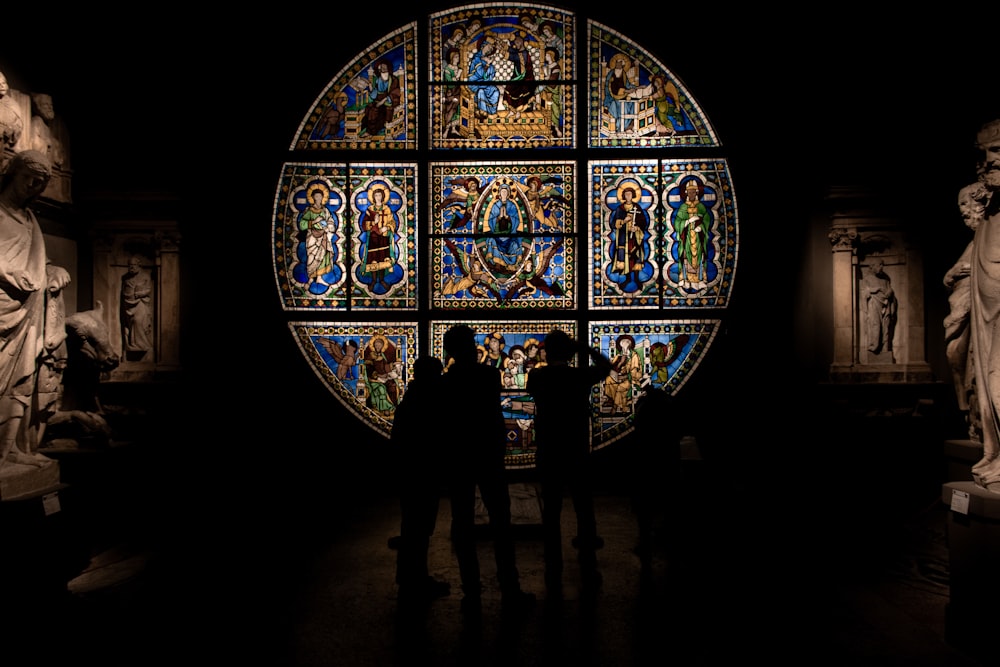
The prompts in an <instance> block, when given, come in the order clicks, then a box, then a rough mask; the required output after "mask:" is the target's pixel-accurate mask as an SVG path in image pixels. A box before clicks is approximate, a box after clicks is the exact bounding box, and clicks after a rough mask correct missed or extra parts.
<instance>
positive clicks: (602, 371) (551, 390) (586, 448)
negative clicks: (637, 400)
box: [526, 330, 611, 595]
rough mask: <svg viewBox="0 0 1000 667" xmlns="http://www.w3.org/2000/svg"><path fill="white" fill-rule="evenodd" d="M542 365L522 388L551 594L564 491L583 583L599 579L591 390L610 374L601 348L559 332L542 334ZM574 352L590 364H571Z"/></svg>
mask: <svg viewBox="0 0 1000 667" xmlns="http://www.w3.org/2000/svg"><path fill="white" fill-rule="evenodd" d="M545 352H546V359H547V362H548V363H547V364H546V365H545V366H541V367H536V368H533V369H532V370H531V372H530V373H528V380H527V385H526V389H527V391H528V393H529V394H531V396H532V397H533V398H534V401H535V443H536V447H537V454H536V461H537V463H536V468H537V470H538V481H539V483H540V485H541V494H542V533H543V546H544V554H545V585H546V588H547V589H548V590H549V592H550V593H552V594H554V595H558V594H559V593H560V592H561V590H562V572H563V553H562V528H561V526H560V514H561V513H562V501H563V493H564V492H565V490H567V489H568V490H569V494H570V498H571V499H572V501H573V509H574V510H575V511H576V522H577V523H576V531H577V536H576V539H575V540H574V541H573V544H574V546H575V547H576V548H577V551H578V554H577V555H578V558H579V561H580V573H581V576H582V578H583V583H584V585H587V586H589V585H596V584H598V583H599V582H600V573H599V572H598V571H597V549H599V548H600V547H601V546H603V540H601V538H600V537H598V535H597V521H596V519H595V517H594V497H593V479H592V471H591V454H590V412H591V389H592V388H593V386H594V385H596V384H597V383H599V382H600V381H602V380H603V379H604V378H606V377H608V375H610V373H611V361H610V360H609V359H608V358H607V357H606V356H604V354H602V353H601V351H600V350H598V349H596V348H592V347H589V346H587V345H586V344H585V343H581V342H579V341H575V340H573V339H572V338H570V337H569V335H568V334H566V333H565V332H563V331H559V330H553V331H551V332H550V333H549V334H548V335H547V336H546V337H545ZM577 352H580V353H582V354H581V362H583V358H582V357H583V354H585V355H587V356H588V357H589V358H590V359H592V360H593V362H594V364H593V365H590V364H587V365H580V366H570V365H569V362H570V360H572V359H573V357H574V356H576V354H577Z"/></svg>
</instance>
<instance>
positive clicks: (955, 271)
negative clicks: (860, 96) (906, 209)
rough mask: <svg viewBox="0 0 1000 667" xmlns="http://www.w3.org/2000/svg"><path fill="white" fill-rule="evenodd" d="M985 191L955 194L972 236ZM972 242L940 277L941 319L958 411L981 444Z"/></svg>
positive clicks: (973, 187) (971, 188) (974, 188)
mask: <svg viewBox="0 0 1000 667" xmlns="http://www.w3.org/2000/svg"><path fill="white" fill-rule="evenodd" d="M988 199H989V191H987V189H986V186H985V185H983V184H982V183H981V182H979V181H976V182H975V183H970V184H969V185H966V186H965V187H963V188H962V189H961V190H959V192H958V209H959V211H960V212H961V214H962V219H963V220H964V221H965V224H966V226H967V227H968V228H969V229H971V230H972V231H973V232H975V231H976V230H977V229H978V228H979V225H980V223H982V221H983V217H984V216H985V214H986V202H987V200H988ZM972 253H973V241H969V244H968V245H967V246H966V247H965V250H964V251H963V252H962V254H961V256H959V258H958V261H956V262H955V264H954V265H953V266H952V267H951V268H950V269H948V271H947V273H945V275H944V285H945V287H946V288H947V289H948V290H949V294H948V308H949V311H948V315H947V316H946V317H945V318H944V339H945V355H946V356H947V358H948V365H949V366H950V367H951V373H952V381H953V383H954V386H955V397H956V399H957V400H958V408H959V410H961V411H962V412H965V413H967V417H966V420H967V422H968V424H969V439H970V440H972V441H973V442H981V441H982V433H981V429H982V424H981V421H980V419H979V408H978V406H977V404H976V400H975V396H974V392H975V373H974V369H973V364H972V362H971V361H970V359H969V353H970V347H969V331H970V326H969V317H970V312H971V309H972V281H970V280H969V276H970V275H971V273H972Z"/></svg>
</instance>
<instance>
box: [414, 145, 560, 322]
mask: <svg viewBox="0 0 1000 667" xmlns="http://www.w3.org/2000/svg"><path fill="white" fill-rule="evenodd" d="M575 191H576V166H575V164H573V163H561V162H533V163H512V162H507V163H492V164H486V165H483V164H479V163H449V164H432V165H431V192H432V193H433V194H432V196H433V197H434V204H433V224H434V226H435V232H434V235H433V236H434V238H433V252H434V265H433V272H432V273H433V281H434V282H433V288H432V291H433V303H434V306H435V307H439V308H447V309H456V308H462V309H465V308H471V307H477V308H493V309H496V308H501V309H508V308H510V309H522V308H571V307H572V306H573V304H574V292H575V285H576V279H575V273H574V257H575V246H574V238H573V228H574V222H573V202H574V197H575V195H574V193H575Z"/></svg>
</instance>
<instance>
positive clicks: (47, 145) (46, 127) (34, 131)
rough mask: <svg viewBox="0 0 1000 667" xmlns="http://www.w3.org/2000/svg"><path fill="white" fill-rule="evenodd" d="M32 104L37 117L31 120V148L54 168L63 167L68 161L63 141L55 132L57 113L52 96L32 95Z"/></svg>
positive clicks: (43, 94)
mask: <svg viewBox="0 0 1000 667" xmlns="http://www.w3.org/2000/svg"><path fill="white" fill-rule="evenodd" d="M31 103H32V106H33V107H34V112H35V115H34V116H32V118H31V148H32V149H33V150H36V151H38V152H39V153H42V154H43V155H45V156H46V157H47V158H49V162H50V163H51V164H52V166H53V167H63V166H64V163H65V161H66V159H65V155H64V153H63V146H62V140H61V139H60V137H59V136H57V133H56V130H55V127H54V126H55V121H56V113H55V109H54V107H53V106H52V96H51V95H46V94H45V93H32V95H31Z"/></svg>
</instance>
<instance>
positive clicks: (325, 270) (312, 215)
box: [299, 184, 336, 290]
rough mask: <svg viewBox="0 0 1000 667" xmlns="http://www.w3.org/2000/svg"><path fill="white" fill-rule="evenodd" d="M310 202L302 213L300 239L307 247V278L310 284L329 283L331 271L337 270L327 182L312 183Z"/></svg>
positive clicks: (309, 191)
mask: <svg viewBox="0 0 1000 667" xmlns="http://www.w3.org/2000/svg"><path fill="white" fill-rule="evenodd" d="M308 196H309V206H308V207H307V208H306V210H304V211H303V212H302V215H301V216H299V239H300V240H301V242H302V244H303V245H304V247H305V264H306V280H307V281H308V283H309V286H310V287H313V286H316V287H322V288H323V289H324V290H325V289H326V286H327V285H328V283H327V281H326V277H328V276H327V274H329V273H330V272H331V271H332V270H333V241H332V239H331V234H332V233H333V230H334V228H335V227H336V222H335V221H334V218H333V215H332V214H331V213H330V210H329V209H328V208H327V207H326V203H327V202H328V201H329V200H330V191H329V190H328V189H327V188H326V187H325V186H323V185H320V184H314V185H311V186H310V187H309V190H308Z"/></svg>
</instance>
